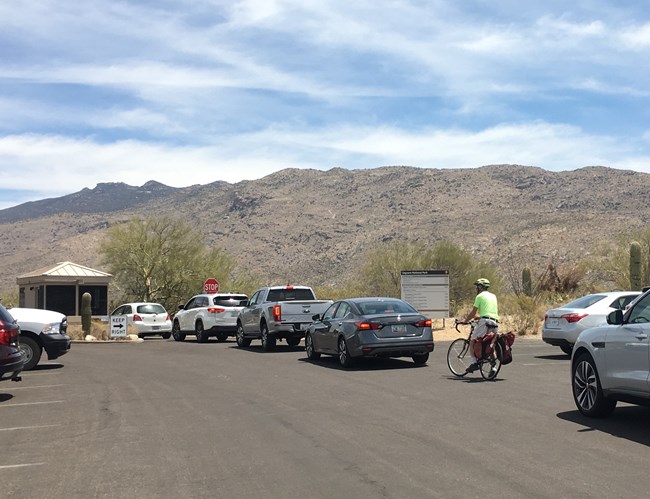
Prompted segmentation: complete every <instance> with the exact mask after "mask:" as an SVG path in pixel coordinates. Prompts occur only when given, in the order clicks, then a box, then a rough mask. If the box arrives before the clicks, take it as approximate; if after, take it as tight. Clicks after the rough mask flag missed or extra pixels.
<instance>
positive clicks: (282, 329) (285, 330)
mask: <svg viewBox="0 0 650 499" xmlns="http://www.w3.org/2000/svg"><path fill="white" fill-rule="evenodd" d="M308 327H309V324H308V323H306V322H295V323H293V322H292V323H284V324H278V323H277V322H276V323H275V324H274V326H273V331H270V333H271V334H272V335H273V336H275V337H276V338H304V337H305V333H306V332H307V328H308Z"/></svg>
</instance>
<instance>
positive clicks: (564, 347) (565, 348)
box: [560, 345, 573, 356]
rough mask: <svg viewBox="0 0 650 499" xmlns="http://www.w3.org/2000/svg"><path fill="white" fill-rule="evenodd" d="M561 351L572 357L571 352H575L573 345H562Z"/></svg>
mask: <svg viewBox="0 0 650 499" xmlns="http://www.w3.org/2000/svg"><path fill="white" fill-rule="evenodd" d="M560 350H562V351H563V352H564V353H565V354H567V355H568V356H571V352H573V345H562V346H560Z"/></svg>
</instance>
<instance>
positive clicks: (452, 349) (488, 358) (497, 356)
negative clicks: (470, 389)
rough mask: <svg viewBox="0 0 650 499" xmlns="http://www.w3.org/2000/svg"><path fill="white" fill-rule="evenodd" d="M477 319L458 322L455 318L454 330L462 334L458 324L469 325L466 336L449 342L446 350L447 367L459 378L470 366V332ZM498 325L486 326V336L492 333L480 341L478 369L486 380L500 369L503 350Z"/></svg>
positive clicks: (493, 376)
mask: <svg viewBox="0 0 650 499" xmlns="http://www.w3.org/2000/svg"><path fill="white" fill-rule="evenodd" d="M476 323H477V321H472V322H460V321H459V320H458V319H456V324H455V327H456V331H458V332H459V333H460V334H462V331H461V330H460V329H459V328H458V326H460V325H463V326H470V331H469V334H468V335H467V338H458V339H456V340H454V341H452V342H451V345H449V350H447V367H449V370H450V371H451V372H452V373H453V374H454V375H455V376H458V377H459V378H462V377H463V376H465V375H466V374H467V368H468V367H469V366H470V363H471V362H470V357H471V352H470V351H469V342H470V339H471V338H472V332H473V331H474V327H475V326H476ZM497 328H498V326H488V332H487V333H486V336H487V335H488V334H490V333H494V334H492V336H491V339H490V337H488V339H487V340H486V341H482V342H481V346H482V352H483V355H481V358H477V361H476V362H477V363H478V366H479V371H480V372H481V376H482V377H483V379H484V380H486V381H491V380H493V379H494V378H496V377H497V374H499V370H500V369H501V361H502V359H503V351H502V349H501V342H500V341H499V337H500V336H503V335H502V334H501V333H499V332H498V329H497Z"/></svg>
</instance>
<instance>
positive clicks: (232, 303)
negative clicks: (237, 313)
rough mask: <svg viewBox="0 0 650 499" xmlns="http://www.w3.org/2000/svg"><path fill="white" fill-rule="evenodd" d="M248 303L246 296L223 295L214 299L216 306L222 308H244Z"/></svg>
mask: <svg viewBox="0 0 650 499" xmlns="http://www.w3.org/2000/svg"><path fill="white" fill-rule="evenodd" d="M247 301H248V296H246V295H223V296H215V297H214V298H213V299H212V303H213V304H214V305H219V306H221V307H243V306H244V305H245V304H246V302H247Z"/></svg>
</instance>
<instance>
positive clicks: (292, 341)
mask: <svg viewBox="0 0 650 499" xmlns="http://www.w3.org/2000/svg"><path fill="white" fill-rule="evenodd" d="M299 344H300V338H287V345H289V346H290V347H297V346H298V345H299Z"/></svg>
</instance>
